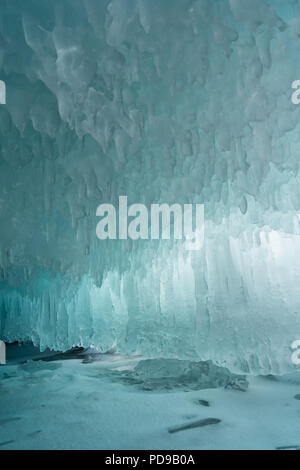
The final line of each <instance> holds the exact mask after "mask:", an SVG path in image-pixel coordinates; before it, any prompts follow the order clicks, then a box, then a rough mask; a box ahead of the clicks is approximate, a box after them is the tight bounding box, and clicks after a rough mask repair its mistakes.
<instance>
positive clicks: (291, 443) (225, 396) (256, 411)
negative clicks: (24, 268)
mask: <svg viewBox="0 0 300 470" xmlns="http://www.w3.org/2000/svg"><path fill="white" fill-rule="evenodd" d="M27 356H28V357H29V352H28V354H27ZM28 357H27V358H28ZM52 359H54V360H50V361H48V362H45V361H30V362H26V363H23V364H21V363H20V360H19V359H18V358H16V357H13V356H11V359H10V364H8V365H7V366H2V367H1V368H0V448H1V449H275V448H280V447H286V448H288V447H292V448H297V447H298V446H299V447H300V401H299V400H297V399H296V398H295V396H296V395H297V394H299V393H300V380H299V379H298V376H297V375H295V374H294V375H293V376H289V377H288V378H281V379H275V378H270V377H269V378H267V377H264V378H263V377H256V378H254V377H252V378H250V379H249V382H250V384H249V388H248V390H247V391H246V392H241V391H237V390H228V389H224V388H219V389H207V390H191V391H189V389H188V388H187V387H181V388H180V389H176V388H175V389H172V390H171V391H162V390H157V389H155V388H154V389H153V390H152V391H150V390H148V389H147V390H143V388H142V387H139V386H138V385H137V384H132V383H126V382H124V381H123V380H121V378H120V377H118V375H114V374H116V370H124V369H127V368H130V367H133V366H135V365H136V362H137V358H133V357H131V358H130V357H128V358H122V357H120V356H117V355H110V354H108V355H103V358H102V359H101V360H100V361H97V362H93V363H87V364H85V363H82V361H81V360H79V359H70V360H67V361H66V360H55V358H52ZM297 382H298V383H297ZM207 402H208V403H207ZM207 405H209V406H207ZM207 418H214V419H215V424H207V421H203V422H202V424H203V423H206V424H207V425H206V426H200V425H199V421H200V424H201V420H205V419H207ZM217 420H220V422H218V421H217ZM195 422H196V423H198V425H196V427H194V428H191V429H186V430H181V431H178V432H169V431H170V430H172V429H173V428H175V429H176V427H177V426H179V427H181V426H185V425H190V424H193V423H195ZM208 423H209V421H208Z"/></svg>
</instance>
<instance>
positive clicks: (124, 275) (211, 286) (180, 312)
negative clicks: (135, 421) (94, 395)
mask: <svg viewBox="0 0 300 470" xmlns="http://www.w3.org/2000/svg"><path fill="white" fill-rule="evenodd" d="M0 11H1V16H0V79H1V80H4V81H5V83H6V86H7V104H6V105H1V106H0V135H1V137H0V144H1V149H0V150H1V153H0V227H1V231H0V279H1V283H0V309H1V310H0V336H1V337H2V339H5V340H7V341H9V340H16V339H17V340H26V339H32V340H33V341H34V342H35V344H41V346H42V347H43V348H44V347H46V346H48V347H50V348H55V349H63V350H65V349H68V348H70V347H71V346H73V345H79V344H81V345H83V346H89V345H90V344H94V345H95V346H97V347H98V348H101V349H102V350H106V349H108V348H110V347H111V346H112V345H113V344H117V347H118V349H119V351H120V352H127V353H128V352H130V353H131V352H139V353H142V354H144V355H145V356H147V357H165V358H181V359H193V360H197V359H211V360H213V361H216V362H218V363H221V364H224V365H226V366H228V367H230V368H231V369H236V370H239V371H240V370H242V371H246V372H247V371H252V372H264V373H267V372H271V371H272V372H282V371H285V370H287V369H289V368H291V367H293V365H292V364H291V360H290V356H291V352H290V349H289V348H290V344H291V343H292V341H294V340H295V339H299V338H300V314H299V312H300V295H299V290H300V288H299V285H300V243H299V241H300V238H299V237H300V228H299V216H298V214H299V213H300V211H299V209H300V188H299V163H298V162H299V152H300V134H299V130H300V106H295V105H294V104H292V102H291V94H292V90H291V83H292V82H293V81H294V80H297V79H300V62H299V60H298V58H299V52H300V2H299V1H298V0H284V1H283V0H269V1H267V0H163V1H160V0H111V1H109V0H51V1H50V0H26V2H23V1H21V0H0ZM119 195H127V196H128V201H129V202H130V203H135V202H139V203H144V204H146V205H150V204H151V203H158V202H165V203H168V204H171V203H174V202H177V203H180V204H184V203H192V202H195V203H196V202H197V203H203V204H205V219H206V222H205V243H204V247H203V249H202V250H201V252H186V251H185V250H184V249H183V247H182V244H181V243H180V242H177V243H174V242H173V241H141V240H140V241H134V242H133V241H131V240H127V241H105V242H104V241H100V240H98V239H97V238H96V225H97V222H98V219H97V217H96V209H97V207H98V205H99V204H101V203H103V202H110V203H112V204H115V205H117V202H118V197H119Z"/></svg>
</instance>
